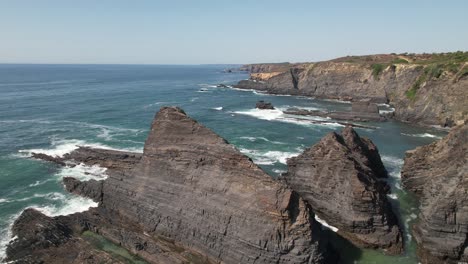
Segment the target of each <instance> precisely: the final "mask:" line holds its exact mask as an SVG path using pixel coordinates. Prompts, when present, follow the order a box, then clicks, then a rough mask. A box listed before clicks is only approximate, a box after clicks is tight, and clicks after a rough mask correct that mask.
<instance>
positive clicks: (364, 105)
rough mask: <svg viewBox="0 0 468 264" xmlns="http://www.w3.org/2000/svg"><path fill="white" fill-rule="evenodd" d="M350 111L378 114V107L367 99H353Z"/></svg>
mask: <svg viewBox="0 0 468 264" xmlns="http://www.w3.org/2000/svg"><path fill="white" fill-rule="evenodd" d="M351 111H353V112H356V113H368V114H377V115H378V114H379V108H378V107H377V105H376V104H374V103H371V102H370V101H369V100H363V101H355V102H352V103H351Z"/></svg>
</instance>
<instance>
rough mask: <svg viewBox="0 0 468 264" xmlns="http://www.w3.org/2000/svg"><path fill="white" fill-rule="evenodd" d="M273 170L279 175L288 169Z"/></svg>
mask: <svg viewBox="0 0 468 264" xmlns="http://www.w3.org/2000/svg"><path fill="white" fill-rule="evenodd" d="M273 172H274V173H277V174H278V175H279V174H281V173H285V172H286V171H285V170H279V169H273Z"/></svg>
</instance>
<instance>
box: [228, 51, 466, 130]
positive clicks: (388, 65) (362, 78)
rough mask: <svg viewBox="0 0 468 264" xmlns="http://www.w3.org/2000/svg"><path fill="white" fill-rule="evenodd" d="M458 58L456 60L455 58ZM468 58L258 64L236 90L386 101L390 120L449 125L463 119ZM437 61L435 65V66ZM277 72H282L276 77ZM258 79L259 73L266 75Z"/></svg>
mask: <svg viewBox="0 0 468 264" xmlns="http://www.w3.org/2000/svg"><path fill="white" fill-rule="evenodd" d="M457 56H459V57H457ZM466 58H468V55H467V54H466V53H462V54H458V55H457V54H456V53H454V54H442V55H441V54H437V55H433V56H432V57H431V55H429V56H418V55H414V56H413V57H411V56H401V55H375V56H363V57H346V58H340V59H336V60H332V61H325V62H318V63H302V64H289V67H287V66H288V65H287V64H280V66H278V67H277V68H273V67H272V66H271V64H265V66H264V67H262V66H260V65H259V64H254V65H251V67H245V68H246V69H251V72H252V73H255V74H254V75H253V76H252V78H251V79H250V80H242V81H240V82H239V83H238V84H237V85H236V86H235V87H237V88H245V89H256V90H261V91H265V92H268V93H272V94H291V95H302V96H310V97H315V98H322V99H339V100H349V101H359V100H363V99H369V100H371V101H372V102H375V103H390V104H392V105H393V106H394V107H395V109H396V111H395V118H396V119H398V120H401V121H405V122H413V123H415V122H416V123H420V124H425V125H441V126H453V125H455V124H461V123H463V121H464V120H465V119H466V118H467V114H468V113H467V111H466V105H468V94H467V93H466V87H468V62H467V61H466ZM438 61H440V63H439V62H438ZM278 69H283V71H282V73H280V74H279V73H278ZM270 72H274V73H275V74H274V75H271V76H270V75H267V74H264V75H262V76H263V77H264V78H260V77H261V76H260V77H259V75H258V73H270Z"/></svg>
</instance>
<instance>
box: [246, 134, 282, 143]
mask: <svg viewBox="0 0 468 264" xmlns="http://www.w3.org/2000/svg"><path fill="white" fill-rule="evenodd" d="M239 138H240V139H246V140H248V141H250V142H255V141H258V140H262V141H265V142H271V143H273V144H278V145H285V144H286V143H284V142H280V141H272V140H269V139H268V138H265V137H246V136H244V137H239Z"/></svg>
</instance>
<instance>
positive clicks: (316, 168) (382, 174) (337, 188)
mask: <svg viewBox="0 0 468 264" xmlns="http://www.w3.org/2000/svg"><path fill="white" fill-rule="evenodd" d="M386 177H387V171H386V170H385V167H384V166H383V164H382V161H381V159H380V156H379V153H378V150H377V147H376V146H375V145H374V144H373V143H372V142H371V141H370V140H369V139H366V138H361V137H359V136H358V135H357V134H356V132H355V131H354V130H353V129H352V128H351V127H346V128H345V129H344V130H343V131H342V134H341V135H340V134H337V133H335V132H332V133H330V134H328V135H326V136H325V137H324V138H322V139H321V140H320V141H319V142H318V143H317V144H315V145H314V146H312V147H311V148H308V149H306V150H305V151H304V152H303V153H302V154H301V155H299V156H298V157H294V158H291V159H289V160H288V172H287V173H286V174H285V175H284V179H285V181H286V182H287V183H288V184H289V185H290V186H291V188H292V189H293V190H295V191H297V192H298V193H299V194H300V195H301V196H302V197H303V198H304V200H305V201H307V202H308V203H309V204H310V205H311V207H312V208H313V210H314V212H315V213H316V214H317V215H318V216H319V217H320V219H323V220H325V221H326V222H327V223H328V224H329V225H331V226H334V227H335V228H337V229H338V234H339V235H341V236H343V237H345V238H347V239H348V240H350V241H351V242H352V243H354V244H356V245H358V246H362V247H371V248H382V249H384V250H385V252H386V253H388V254H399V253H401V252H402V245H403V243H402V236H401V231H400V228H399V226H398V221H397V218H396V216H395V214H394V213H393V211H392V207H391V204H390V203H389V201H388V199H387V196H386V194H387V193H388V192H389V186H388V185H387V184H386V183H385V182H384V181H382V179H384V178H386Z"/></svg>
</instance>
